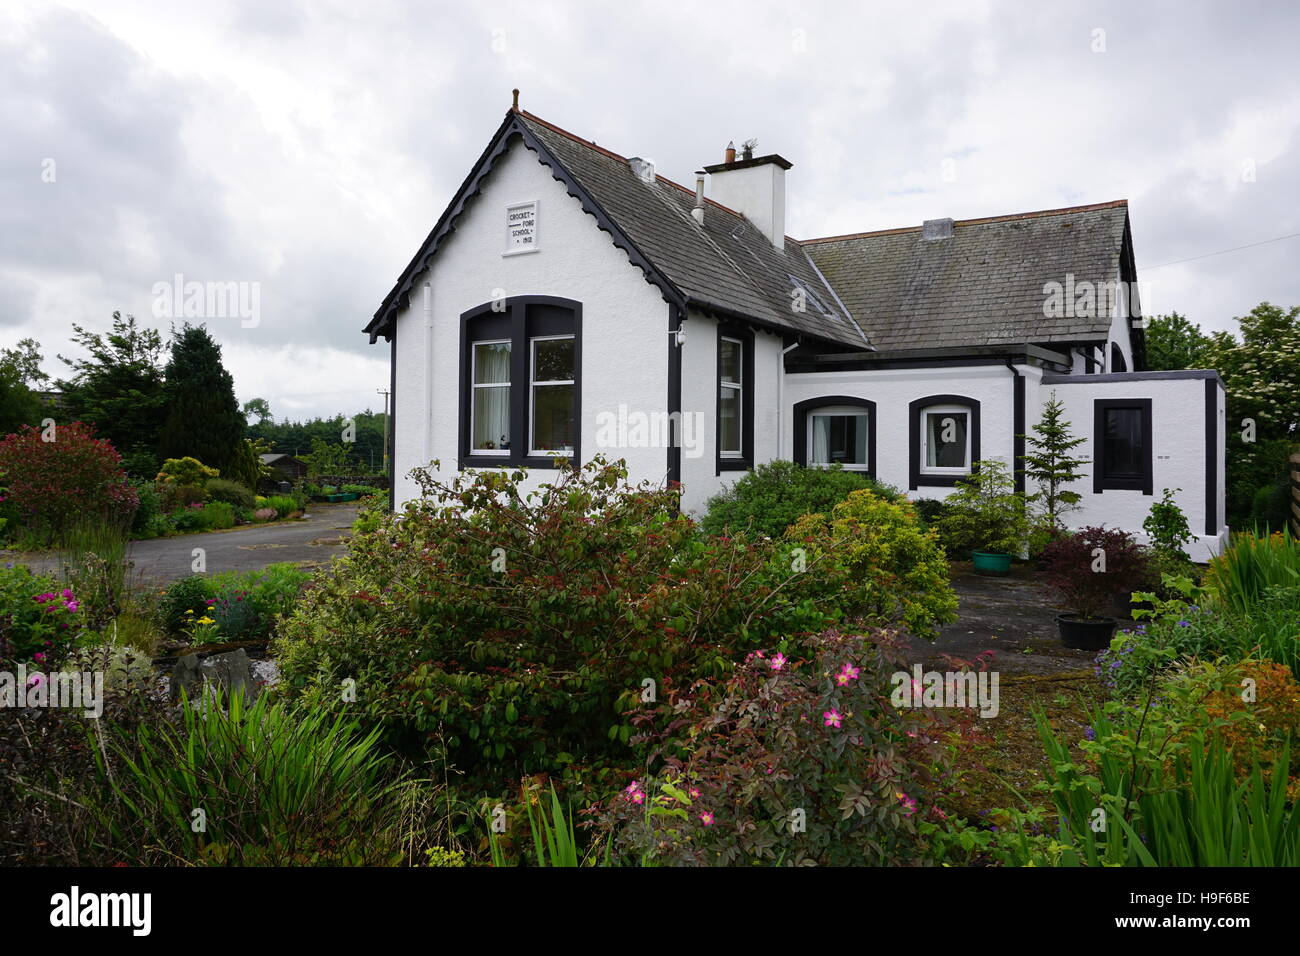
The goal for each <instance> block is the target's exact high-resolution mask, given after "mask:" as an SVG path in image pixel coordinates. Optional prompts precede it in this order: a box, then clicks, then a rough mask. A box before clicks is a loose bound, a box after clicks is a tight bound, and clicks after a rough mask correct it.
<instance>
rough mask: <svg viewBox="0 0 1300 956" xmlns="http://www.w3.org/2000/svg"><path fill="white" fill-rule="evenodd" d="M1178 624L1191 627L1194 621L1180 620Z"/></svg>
mask: <svg viewBox="0 0 1300 956" xmlns="http://www.w3.org/2000/svg"><path fill="white" fill-rule="evenodd" d="M1178 626H1179V627H1191V626H1192V622H1191V621H1179V622H1178Z"/></svg>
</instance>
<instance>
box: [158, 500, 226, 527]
mask: <svg viewBox="0 0 1300 956" xmlns="http://www.w3.org/2000/svg"><path fill="white" fill-rule="evenodd" d="M172 524H173V525H174V526H175V527H176V530H177V531H180V532H182V533H192V532H202V531H214V530H216V529H218V528H233V527H234V526H235V508H234V506H233V505H229V504H226V502H224V501H209V502H208V503H207V504H204V505H200V506H197V507H196V506H194V505H191V506H190V507H188V508H182V509H180V510H179V511H177V512H176V513H175V514H173V515H172Z"/></svg>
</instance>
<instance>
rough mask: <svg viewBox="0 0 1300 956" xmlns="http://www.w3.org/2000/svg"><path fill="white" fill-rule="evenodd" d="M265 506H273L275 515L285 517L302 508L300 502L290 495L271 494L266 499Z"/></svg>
mask: <svg viewBox="0 0 1300 956" xmlns="http://www.w3.org/2000/svg"><path fill="white" fill-rule="evenodd" d="M266 506H267V507H268V508H274V509H275V513H276V515H277V516H278V517H280V518H287V517H289V515H291V514H293V513H294V512H295V511H300V510H302V504H301V502H300V501H299V500H298V499H297V498H294V497H292V496H290V495H271V497H269V498H267V499H266Z"/></svg>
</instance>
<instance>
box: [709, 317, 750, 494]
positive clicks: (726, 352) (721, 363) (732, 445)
mask: <svg viewBox="0 0 1300 956" xmlns="http://www.w3.org/2000/svg"><path fill="white" fill-rule="evenodd" d="M717 349H718V351H717V361H718V383H717V391H716V393H715V394H716V395H717V403H718V404H717V413H716V415H715V417H714V427H715V431H714V434H715V435H716V438H717V441H716V451H717V460H716V466H717V467H716V470H717V473H718V474H722V472H724V471H746V470H748V469H750V468H752V467H753V464H754V389H753V381H754V333H753V331H752V330H751V329H747V328H745V327H744V326H738V325H730V324H727V325H719V326H718V345H717Z"/></svg>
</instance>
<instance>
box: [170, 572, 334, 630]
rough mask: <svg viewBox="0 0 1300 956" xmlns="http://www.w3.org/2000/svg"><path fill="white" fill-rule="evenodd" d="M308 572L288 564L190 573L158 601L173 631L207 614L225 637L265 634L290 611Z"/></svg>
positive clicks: (174, 583) (172, 584)
mask: <svg viewBox="0 0 1300 956" xmlns="http://www.w3.org/2000/svg"><path fill="white" fill-rule="evenodd" d="M309 577H310V576H309V575H308V574H307V572H305V571H301V570H299V569H298V568H296V567H295V566H294V565H293V564H291V563H289V562H280V563H277V564H269V565H267V566H266V567H265V568H262V569H261V570H260V571H243V572H240V571H223V572H221V573H220V574H213V575H203V574H191V575H189V576H188V577H184V578H179V579H177V580H176V581H174V582H172V583H171V585H169V586H168V587H167V589H166V591H164V592H163V595H162V598H161V599H160V600H159V603H158V609H159V617H160V619H161V621H162V624H163V626H164V627H165V628H166V629H167V631H168V632H169V633H171V634H175V635H179V634H181V633H183V632H184V631H185V628H186V625H187V623H188V619H189V618H191V617H200V616H203V615H208V616H210V617H212V618H213V620H214V621H215V622H216V624H217V630H218V632H219V634H220V636H221V639H222V640H226V641H242V640H255V639H259V638H262V637H266V636H267V635H268V634H270V633H271V630H272V627H273V626H274V623H275V620H276V618H277V617H279V616H280V615H283V614H287V613H288V612H289V611H290V610H291V609H292V607H293V604H294V601H296V600H297V598H298V595H299V593H300V592H301V590H302V588H303V587H304V585H305V584H306V583H307V581H308V580H309Z"/></svg>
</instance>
